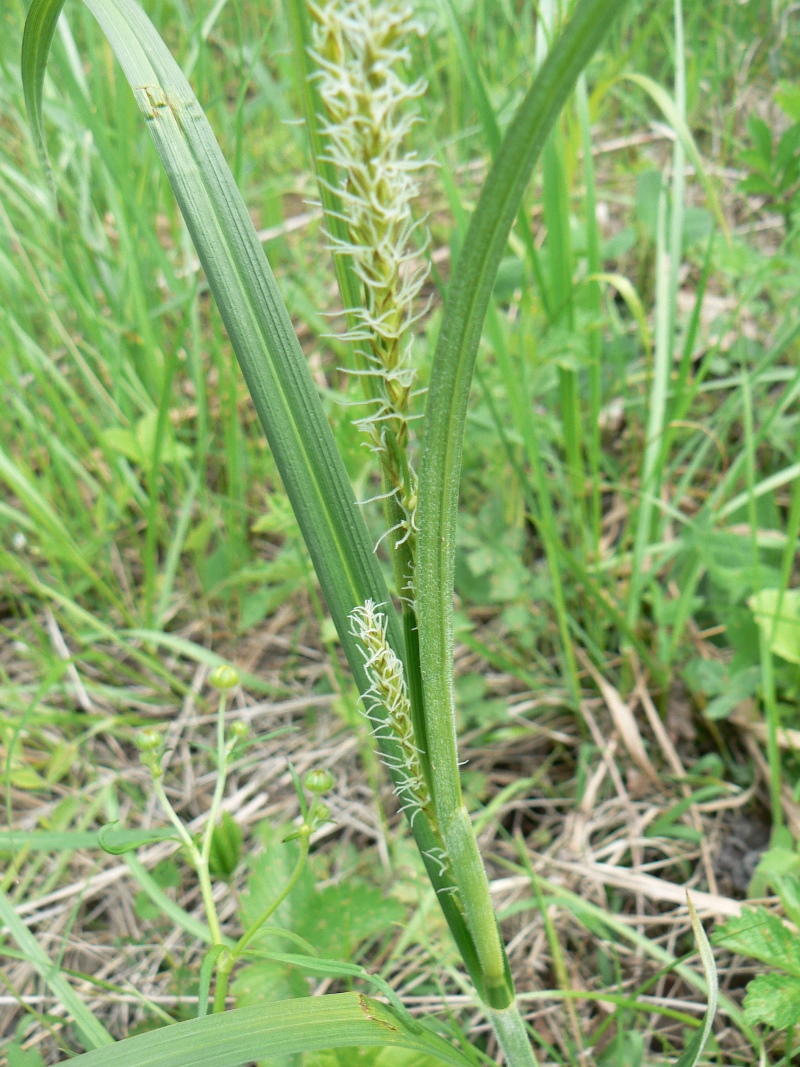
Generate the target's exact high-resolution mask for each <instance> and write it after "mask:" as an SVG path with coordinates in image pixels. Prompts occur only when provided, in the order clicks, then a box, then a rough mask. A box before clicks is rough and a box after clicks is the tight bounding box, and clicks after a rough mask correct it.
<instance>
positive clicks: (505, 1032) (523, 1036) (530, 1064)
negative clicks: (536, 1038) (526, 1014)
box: [488, 1004, 537, 1067]
mask: <svg viewBox="0 0 800 1067" xmlns="http://www.w3.org/2000/svg"><path fill="white" fill-rule="evenodd" d="M488 1015H489V1020H490V1022H491V1024H492V1028H493V1029H494V1032H495V1035H496V1037H497V1041H498V1043H499V1045H500V1048H501V1049H502V1050H503V1056H504V1057H505V1061H506V1063H507V1064H508V1065H509V1067H537V1061H536V1057H535V1056H534V1054H533V1049H532V1048H531V1043H530V1040H529V1038H528V1034H527V1031H526V1030H525V1023H524V1021H523V1019H522V1016H521V1015H520V1013H519V1011H518V1009H517V1006H516V1004H512V1005H511V1007H510V1008H506V1009H505V1011H490V1012H489V1013H488Z"/></svg>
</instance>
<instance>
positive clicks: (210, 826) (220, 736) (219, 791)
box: [200, 690, 231, 868]
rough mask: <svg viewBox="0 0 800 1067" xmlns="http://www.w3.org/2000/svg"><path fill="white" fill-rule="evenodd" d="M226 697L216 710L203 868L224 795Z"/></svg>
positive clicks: (202, 854)
mask: <svg viewBox="0 0 800 1067" xmlns="http://www.w3.org/2000/svg"><path fill="white" fill-rule="evenodd" d="M227 703H228V701H227V697H226V695H225V691H224V690H223V691H222V692H221V693H220V695H219V706H218V708H217V782H216V785H215V786H214V795H213V797H212V798H211V807H210V808H209V810H208V821H207V822H206V827H205V831H204V833H203V844H202V847H201V849H200V858H201V860H202V862H203V866H204V867H206V868H207V867H208V865H209V859H210V857H211V841H212V839H213V837H214V827H215V826H216V825H217V816H218V815H219V809H220V805H221V804H222V798H223V796H224V795H225V779H226V778H227V776H228V756H229V755H230V751H231V750H230V748H229V746H228V744H227V742H226V740H225V707H226V705H227Z"/></svg>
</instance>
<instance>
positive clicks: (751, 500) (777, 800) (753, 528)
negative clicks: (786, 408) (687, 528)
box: [741, 364, 783, 833]
mask: <svg viewBox="0 0 800 1067" xmlns="http://www.w3.org/2000/svg"><path fill="white" fill-rule="evenodd" d="M741 381H742V422H743V426H744V448H745V456H746V468H745V469H746V473H747V511H748V516H747V517H748V519H749V523H750V551H751V553H752V557H753V571H754V574H755V586H756V589H757V590H760V589H761V588H762V586H761V574H760V571H761V554H760V552H759V548H758V542H757V540H756V536H757V531H758V512H757V509H756V494H755V482H756V446H755V441H754V437H755V434H754V428H753V394H752V390H751V388H750V375H749V373H748V371H747V369H746V367H745V366H744V364H742V373H741ZM775 616H776V617H775V620H774V622H773V632H774V626H775V623H776V622H777V611H776V613H775ZM758 637H759V653H760V655H759V659H760V662H761V695H762V697H763V701H764V710H765V712H766V714H765V718H766V720H767V722H766V725H767V763H768V765H769V796H770V809H771V814H772V831H773V833H774V832H775V831H776V830H778V829H779V828H780V827H781V826H783V804H782V802H781V781H782V772H781V753H780V747H779V745H778V731H779V729H780V711H779V709H778V701H777V699H776V695H775V676H774V673H773V670H772V648H771V642H770V641H769V640H768V639H767V635H766V633H765V632H764V628H763V627H762V626H759V627H758Z"/></svg>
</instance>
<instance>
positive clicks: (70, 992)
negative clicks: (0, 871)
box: [0, 890, 114, 1063]
mask: <svg viewBox="0 0 800 1067" xmlns="http://www.w3.org/2000/svg"><path fill="white" fill-rule="evenodd" d="M0 923H2V925H4V926H6V927H7V928H8V931H9V933H10V934H11V936H12V937H13V938H14V940H15V941H16V943H17V945H19V947H20V949H21V950H22V952H23V953H24V955H25V958H26V959H27V960H28V962H29V963H30V964H31V966H32V967H33V968H34V969H35V970H36V972H37V974H38V975H39V976H40V977H41V978H42V979H43V981H44V982H46V983H47V985H48V986H49V987H50V989H51V990H52V991H53V994H54V995H55V996H56V997H57V998H58V1000H59V1001H60V1002H61V1004H63V1006H64V1008H65V1009H66V1010H67V1012H68V1013H69V1014H70V1015H71V1016H72V1018H73V1020H74V1022H75V1026H76V1027H77V1029H78V1033H79V1034H80V1037H81V1039H82V1041H83V1045H84V1048H90V1049H98V1050H99V1052H98V1058H97V1062H98V1063H100V1062H105V1063H108V1053H107V1052H106V1051H105V1049H106V1048H107V1047H108V1046H109V1045H113V1043H114V1038H113V1037H112V1036H111V1034H109V1032H108V1030H106V1028H105V1027H104V1026H103V1024H102V1023H101V1022H100V1020H99V1019H96V1018H95V1017H94V1015H92V1013H91V1011H89V1009H88V1008H87V1007H86V1005H85V1004H84V1003H83V1001H82V1000H81V998H80V997H79V996H78V994H77V993H76V992H75V990H74V989H73V988H72V986H71V985H70V984H69V982H68V981H67V980H66V978H65V977H64V976H63V974H61V972H60V971H59V969H58V967H56V965H55V964H54V963H53V961H52V960H51V959H50V957H49V956H48V955H47V954H46V953H45V951H44V949H43V948H42V947H41V945H40V944H39V942H38V941H37V940H36V938H35V937H34V936H33V934H32V933H31V932H30V930H29V929H28V927H27V926H26V925H25V923H24V922H23V921H22V919H20V917H19V915H17V912H16V910H15V908H14V905H13V904H12V903H11V901H10V900H9V899H8V897H7V896H6V895H5V893H3V892H2V890H0ZM79 1058H80V1057H79Z"/></svg>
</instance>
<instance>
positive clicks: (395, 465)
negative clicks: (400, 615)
mask: <svg viewBox="0 0 800 1067" xmlns="http://www.w3.org/2000/svg"><path fill="white" fill-rule="evenodd" d="M309 9H310V12H311V16H312V19H313V31H312V50H311V52H312V56H313V58H314V60H315V61H316V64H317V68H318V69H317V73H316V75H315V77H316V80H317V85H318V89H319V95H320V99H321V101H322V105H323V108H324V110H325V114H324V115H323V116H321V128H322V131H323V133H324V134H325V137H326V144H327V147H326V150H325V157H324V158H325V160H326V161H327V162H328V163H330V164H332V165H333V167H334V168H335V169H336V172H337V174H338V176H339V183H338V185H336V186H335V187H332V191H333V192H335V193H336V194H337V195H338V197H339V199H340V201H341V204H342V215H341V217H342V219H343V221H344V222H345V223H346V226H347V231H348V239H347V240H343V239H339V238H335V237H333V236H332V235H328V236H329V240H330V244H331V248H332V250H333V252H334V254H335V255H346V256H349V257H350V260H351V263H352V265H353V270H354V272H355V274H356V277H357V278H358V279H359V281H360V283H361V288H362V291H363V295H364V306H363V307H361V308H356V309H352V311H353V314H354V317H355V319H356V325H355V326H354V327H353V328H352V329H351V330H350V332H349V333H348V335H347V336H348V339H349V340H351V341H355V342H366V343H367V344H368V346H369V347H368V349H367V350H366V351H362V352H361V355H362V358H363V359H364V362H365V364H366V369H365V370H362V371H360V372H359V373H360V374H362V375H364V376H365V377H367V378H374V379H376V380H377V381H378V401H379V402H378V403H377V404H375V405H374V407H373V409H372V410H371V411H370V414H369V415H367V416H365V417H364V418H362V419H360V420H359V421H358V423H357V425H358V426H359V427H360V428H361V429H362V430H364V431H365V432H366V433H367V434H368V435H369V438H370V441H371V444H372V450H373V451H374V452H375V453H376V454H377V455H378V457H379V459H380V462H381V466H382V468H383V472H384V476H385V478H386V480H387V482H388V484H389V486H390V487H391V488H393V489H396V490H397V491H398V494H397V499H398V501H399V503H400V510H401V512H402V515H403V518H402V522H401V524H400V530H401V536H400V538H399V539H398V540H397V541H396V543H398V544H407V545H408V549H409V552H410V558H411V559H412V561H413V559H414V558H415V556H416V534H417V527H416V519H415V514H416V503H417V478H416V474H415V472H414V471H413V469H412V468H411V467H410V465H409V464H408V463H407V462H406V461H405V460H404V461H403V462H400V460H399V458H398V454H402V455H403V457H404V455H405V452H406V449H407V447H408V439H409V431H408V422H409V417H410V416H409V402H410V399H411V397H412V396H414V395H416V391H415V389H414V384H415V380H416V372H415V370H414V366H413V361H412V342H411V339H410V337H409V330H410V327H411V326H412V325H413V324H414V323H415V322H416V321H417V319H418V318H419V314H415V312H414V303H415V301H416V299H417V298H418V297H419V294H420V292H421V290H422V288H423V286H424V284H425V281H426V279H427V277H428V269H429V268H428V264H427V262H425V260H424V251H425V245H426V244H427V239H426V240H425V241H424V242H423V248H422V249H414V248H413V247H412V246H413V241H414V238H415V235H416V233H417V231H418V230H419V229H420V227H421V226H423V225H424V220H423V222H422V223H420V222H418V221H417V220H415V219H414V217H413V215H412V212H411V204H412V201H413V200H414V198H415V197H416V196H417V193H418V191H419V184H418V176H419V172H420V171H421V170H422V169H423V168H424V167H425V166H426V165H427V163H426V161H425V160H420V159H418V158H417V156H416V155H415V154H414V153H407V152H405V151H404V148H403V142H404V141H405V139H406V137H407V136H408V134H409V131H410V130H411V127H412V126H413V125H414V124H415V123H416V122H417V121H418V120H417V115H416V112H415V111H414V110H412V109H411V108H413V104H414V103H415V101H416V100H417V99H418V98H419V97H420V96H421V95H422V94H423V93H424V92H425V89H426V83H425V82H424V80H419V81H416V82H414V83H413V84H411V85H409V84H407V83H406V82H405V81H404V80H403V77H402V75H401V71H402V68H403V67H404V66H406V65H407V63H408V60H409V52H408V49H407V47H406V46H405V44H404V42H405V41H407V40H408V37H409V35H411V34H421V33H422V32H423V29H422V26H421V24H420V23H419V22H418V21H417V20H416V19H415V18H414V13H413V9H412V7H411V5H410V4H409V3H407V2H406V0H378V2H376V3H373V2H372V0H326V2H324V3H323V2H320V3H315V2H313V0H309ZM392 532H395V531H392ZM408 578H409V580H411V581H413V575H408Z"/></svg>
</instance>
